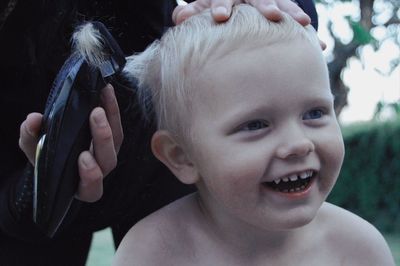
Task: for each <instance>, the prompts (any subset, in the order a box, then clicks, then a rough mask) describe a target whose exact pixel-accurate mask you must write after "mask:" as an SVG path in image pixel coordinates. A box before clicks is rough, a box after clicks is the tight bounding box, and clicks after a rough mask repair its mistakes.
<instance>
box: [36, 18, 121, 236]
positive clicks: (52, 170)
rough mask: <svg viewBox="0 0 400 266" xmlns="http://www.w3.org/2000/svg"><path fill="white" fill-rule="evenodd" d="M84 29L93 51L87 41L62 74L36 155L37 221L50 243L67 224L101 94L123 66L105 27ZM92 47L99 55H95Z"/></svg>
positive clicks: (51, 97) (47, 110) (96, 24)
mask: <svg viewBox="0 0 400 266" xmlns="http://www.w3.org/2000/svg"><path fill="white" fill-rule="evenodd" d="M83 29H84V30H86V31H89V33H91V35H90V36H91V37H92V39H91V40H92V41H93V40H94V43H95V45H92V44H90V40H89V41H88V42H89V43H85V44H84V45H86V46H84V49H81V50H83V52H82V51H81V52H74V53H72V54H71V55H70V57H69V58H68V59H67V60H66V61H65V63H64V65H63V67H62V68H61V70H60V71H59V73H58V75H57V77H56V79H55V81H54V84H53V87H52V90H51V92H50V95H49V97H48V99H47V103H46V108H45V111H44V115H43V120H42V129H41V134H40V136H39V137H40V140H39V143H38V145H37V149H36V160H35V161H36V163H35V169H34V193H33V194H34V197H33V219H34V222H35V223H36V224H37V225H38V226H39V228H40V229H41V230H42V231H44V232H45V233H46V235H48V236H49V237H52V236H54V234H55V233H56V231H57V229H58V228H59V226H60V224H61V223H62V221H63V220H64V218H65V216H66V214H67V213H68V210H69V208H70V205H71V203H72V200H73V198H74V195H75V193H76V190H77V186H78V182H79V174H78V164H77V160H78V156H79V154H80V153H81V152H82V151H84V150H88V149H89V147H90V142H91V134H90V129H89V115H90V112H91V111H92V109H93V108H94V107H96V106H98V105H99V96H100V91H101V89H102V88H104V87H105V86H106V84H107V83H110V82H112V80H113V78H114V77H115V76H116V75H118V74H119V72H120V71H121V70H122V69H123V67H124V65H125V56H124V54H123V52H122V50H121V49H120V47H119V46H118V44H117V42H116V41H115V40H114V39H113V37H112V36H111V34H110V33H109V32H108V30H107V29H106V27H105V26H104V25H103V24H102V23H100V22H90V23H88V24H86V25H84V26H83V27H82V28H81V30H83ZM82 36H84V35H82ZM85 36H86V35H85ZM76 41H77V42H78V44H79V42H86V41H87V40H79V39H78V40H76ZM92 43H93V42H92ZM91 46H96V47H97V48H96V49H97V50H96V51H91V50H90V49H91V48H93V47H91Z"/></svg>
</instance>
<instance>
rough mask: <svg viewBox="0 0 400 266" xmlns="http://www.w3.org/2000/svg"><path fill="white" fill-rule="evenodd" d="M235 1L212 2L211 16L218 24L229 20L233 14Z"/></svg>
mask: <svg viewBox="0 0 400 266" xmlns="http://www.w3.org/2000/svg"><path fill="white" fill-rule="evenodd" d="M233 4H234V1H233V0H214V1H211V15H212V17H213V18H214V20H215V21H216V22H224V21H227V20H228V19H229V17H230V16H231V13H232V6H233Z"/></svg>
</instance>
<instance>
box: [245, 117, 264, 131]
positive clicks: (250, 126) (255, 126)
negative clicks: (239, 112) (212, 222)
mask: <svg viewBox="0 0 400 266" xmlns="http://www.w3.org/2000/svg"><path fill="white" fill-rule="evenodd" d="M267 127H269V124H268V122H266V121H264V120H253V121H250V122H247V123H245V124H244V125H243V126H240V127H239V129H240V130H241V131H257V130H261V129H264V128H267Z"/></svg>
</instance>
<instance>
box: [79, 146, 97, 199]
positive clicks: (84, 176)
mask: <svg viewBox="0 0 400 266" xmlns="http://www.w3.org/2000/svg"><path fill="white" fill-rule="evenodd" d="M78 169H79V176H80V178H81V179H80V181H79V185H78V191H77V193H76V195H75V197H76V198H77V199H79V200H81V201H85V202H95V201H97V200H99V199H100V198H101V196H102V195H103V173H102V171H101V169H100V166H99V165H98V164H97V162H96V160H95V159H94V157H93V155H92V154H91V153H90V152H88V151H84V152H82V153H81V154H80V155H79V158H78Z"/></svg>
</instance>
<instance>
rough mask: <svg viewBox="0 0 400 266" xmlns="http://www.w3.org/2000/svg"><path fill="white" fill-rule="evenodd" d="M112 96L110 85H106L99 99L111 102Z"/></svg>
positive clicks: (112, 91)
mask: <svg viewBox="0 0 400 266" xmlns="http://www.w3.org/2000/svg"><path fill="white" fill-rule="evenodd" d="M114 95H115V94H114V90H113V87H112V86H111V85H110V84H108V85H107V86H105V87H104V89H103V91H102V93H101V95H100V97H101V100H102V101H104V102H108V101H111V99H112V98H114Z"/></svg>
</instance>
